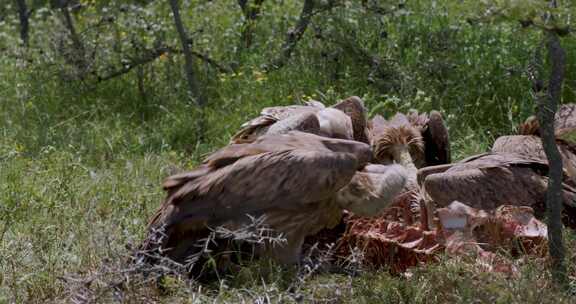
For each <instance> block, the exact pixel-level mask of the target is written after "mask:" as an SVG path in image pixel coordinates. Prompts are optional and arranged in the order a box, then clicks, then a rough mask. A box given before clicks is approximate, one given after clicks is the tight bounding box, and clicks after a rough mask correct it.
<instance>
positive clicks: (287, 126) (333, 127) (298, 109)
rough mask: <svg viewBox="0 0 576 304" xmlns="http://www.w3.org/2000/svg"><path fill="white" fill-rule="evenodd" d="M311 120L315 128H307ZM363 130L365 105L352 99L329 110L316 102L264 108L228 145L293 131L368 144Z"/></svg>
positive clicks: (365, 132) (358, 100) (341, 102)
mask: <svg viewBox="0 0 576 304" xmlns="http://www.w3.org/2000/svg"><path fill="white" fill-rule="evenodd" d="M312 116H315V117H316V118H317V120H318V128H316V126H315V125H311V124H310V121H311V120H312V118H311V117H312ZM277 125H281V126H280V127H279V126H277ZM366 126H367V118H366V109H365V108H364V103H363V102H362V100H361V99H360V98H358V97H355V96H353V97H350V98H347V99H345V100H342V101H340V102H339V103H337V104H335V105H334V106H332V107H329V108H326V107H324V105H323V104H322V103H321V102H318V101H311V102H307V103H306V105H292V106H278V107H269V108H264V109H263V110H262V112H260V116H259V117H256V118H254V119H252V120H250V121H248V122H246V123H244V124H243V125H242V128H241V129H240V131H238V132H237V133H236V134H235V135H234V136H232V139H231V142H232V143H250V142H253V141H254V140H255V139H256V138H258V137H260V136H262V135H264V134H282V133H286V132H289V131H292V130H296V131H303V132H307V133H313V134H318V135H321V136H326V137H332V138H340V139H354V140H356V141H360V142H364V143H368V136H367V129H366Z"/></svg>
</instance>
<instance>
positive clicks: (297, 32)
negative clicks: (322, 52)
mask: <svg viewBox="0 0 576 304" xmlns="http://www.w3.org/2000/svg"><path fill="white" fill-rule="evenodd" d="M315 4H316V1H315V0H305V1H304V5H303V6H302V11H301V12H300V18H299V19H298V23H296V27H294V28H293V29H291V30H290V31H289V32H288V34H287V36H286V40H285V41H284V44H283V45H282V51H281V53H280V56H279V57H278V58H276V60H274V61H273V62H272V64H271V66H268V67H267V70H269V71H270V70H275V69H279V68H281V67H283V66H284V65H285V64H286V62H287V61H288V59H290V57H291V56H292V52H293V51H294V49H295V48H296V45H297V44H298V42H299V41H300V39H301V38H302V36H304V33H305V32H306V29H307V28H308V25H309V24H310V21H312V16H314V7H315Z"/></svg>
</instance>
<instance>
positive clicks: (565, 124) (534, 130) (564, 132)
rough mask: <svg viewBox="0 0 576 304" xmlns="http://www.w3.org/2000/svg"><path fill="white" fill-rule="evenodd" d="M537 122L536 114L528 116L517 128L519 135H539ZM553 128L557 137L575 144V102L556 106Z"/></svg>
mask: <svg viewBox="0 0 576 304" xmlns="http://www.w3.org/2000/svg"><path fill="white" fill-rule="evenodd" d="M538 128H539V123H538V119H537V118H536V116H530V117H528V119H526V121H525V122H524V123H523V124H521V125H520V126H519V128H518V133H519V134H520V135H535V136H539V135H540V131H539V129H538ZM554 129H555V132H554V133H555V135H556V138H557V139H561V140H564V141H566V142H570V143H572V144H576V137H575V134H574V133H575V131H576V104H573V103H569V104H563V105H560V107H558V111H556V116H555V117H554Z"/></svg>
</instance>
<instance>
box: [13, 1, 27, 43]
mask: <svg viewBox="0 0 576 304" xmlns="http://www.w3.org/2000/svg"><path fill="white" fill-rule="evenodd" d="M16 4H17V5H18V16H19V18H20V39H21V40H22V44H23V45H24V47H28V41H29V34H28V32H29V23H28V19H29V17H30V12H29V11H28V6H27V5H26V0H16Z"/></svg>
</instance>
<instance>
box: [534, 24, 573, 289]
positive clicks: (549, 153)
mask: <svg viewBox="0 0 576 304" xmlns="http://www.w3.org/2000/svg"><path fill="white" fill-rule="evenodd" d="M545 40H546V41H545V43H546V47H547V51H548V58H549V60H550V62H551V64H552V67H551V71H550V78H549V79H548V88H547V90H546V91H543V87H544V85H543V81H542V80H541V78H540V75H531V77H530V78H531V80H532V84H533V90H534V93H535V99H536V104H537V108H538V110H537V116H538V121H539V123H540V134H541V138H542V145H543V147H544V152H545V153H546V157H547V159H548V163H549V168H550V169H549V172H548V175H549V178H550V179H549V182H548V191H547V193H546V211H547V220H548V223H547V224H548V239H549V244H548V246H549V251H550V257H551V258H552V276H553V278H554V281H556V282H557V283H559V284H564V283H566V282H567V277H566V266H565V264H564V256H565V253H564V245H563V241H562V229H563V227H562V219H561V216H562V215H561V213H562V203H563V199H562V174H563V173H562V158H561V155H560V152H559V151H558V147H557V146H556V138H555V133H554V117H555V115H556V110H557V108H558V103H559V102H560V96H561V92H562V83H563V81H564V71H565V65H566V54H565V52H564V49H563V48H562V45H561V44H560V39H559V38H558V35H557V34H556V33H555V32H553V31H545ZM535 57H536V58H535V63H536V65H537V66H536V68H535V69H532V71H531V73H538V71H540V70H541V69H542V59H541V57H542V56H541V54H540V50H537V52H536V56H535Z"/></svg>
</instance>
